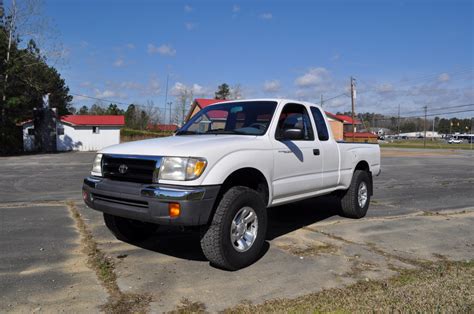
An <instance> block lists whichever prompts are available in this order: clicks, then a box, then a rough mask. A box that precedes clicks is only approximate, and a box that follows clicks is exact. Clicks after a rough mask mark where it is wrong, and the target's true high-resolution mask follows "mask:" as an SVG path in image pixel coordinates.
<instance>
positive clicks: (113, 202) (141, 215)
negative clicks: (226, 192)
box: [82, 177, 220, 226]
mask: <svg viewBox="0 0 474 314" xmlns="http://www.w3.org/2000/svg"><path fill="white" fill-rule="evenodd" d="M219 189H220V185H211V186H199V187H185V186H175V185H159V184H142V183H133V182H123V181H116V180H110V179H105V178H99V177H87V178H85V179H84V184H83V186H82V191H83V198H84V202H85V203H86V204H87V206H89V207H90V208H92V209H95V210H98V211H101V212H104V213H107V214H111V215H115V216H120V217H125V218H130V219H136V220H140V221H145V222H152V223H157V224H162V225H182V226H198V225H204V224H207V223H208V221H209V218H210V215H211V213H212V209H213V207H214V203H215V201H216V198H217V195H218V193H219ZM171 202H172V203H179V204H180V207H181V212H180V215H179V216H178V217H170V216H169V212H168V204H169V203H171Z"/></svg>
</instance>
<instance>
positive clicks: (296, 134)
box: [282, 129, 303, 140]
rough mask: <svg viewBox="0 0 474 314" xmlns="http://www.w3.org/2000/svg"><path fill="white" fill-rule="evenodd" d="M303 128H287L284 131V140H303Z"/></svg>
mask: <svg viewBox="0 0 474 314" xmlns="http://www.w3.org/2000/svg"><path fill="white" fill-rule="evenodd" d="M302 139H303V130H302V129H286V130H284V131H283V138H282V140H302Z"/></svg>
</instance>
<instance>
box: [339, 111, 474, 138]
mask: <svg viewBox="0 0 474 314" xmlns="http://www.w3.org/2000/svg"><path fill="white" fill-rule="evenodd" d="M338 114H344V115H348V116H351V112H343V113H339V112H338ZM357 118H358V119H360V120H361V122H362V125H363V127H364V128H365V129H372V128H375V129H377V128H385V129H389V130H390V131H392V133H394V134H396V133H398V130H400V133H408V132H423V130H424V128H425V119H424V118H423V117H411V118H400V119H398V117H395V116H387V115H383V114H379V113H373V112H365V113H360V114H358V115H357ZM473 124H474V120H473V119H472V118H441V117H434V118H428V119H426V130H427V131H432V130H433V125H434V130H435V132H438V133H440V134H452V133H470V132H471V128H474V125H473Z"/></svg>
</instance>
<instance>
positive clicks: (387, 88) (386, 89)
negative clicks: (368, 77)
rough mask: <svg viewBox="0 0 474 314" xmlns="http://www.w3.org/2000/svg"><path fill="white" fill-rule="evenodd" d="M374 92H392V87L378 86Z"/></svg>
mask: <svg viewBox="0 0 474 314" xmlns="http://www.w3.org/2000/svg"><path fill="white" fill-rule="evenodd" d="M375 90H376V91H377V92H379V93H389V92H393V85H392V84H389V83H384V84H380V85H378V86H376V87H375Z"/></svg>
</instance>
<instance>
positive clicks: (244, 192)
mask: <svg viewBox="0 0 474 314" xmlns="http://www.w3.org/2000/svg"><path fill="white" fill-rule="evenodd" d="M379 173H380V148H379V146H378V145H377V144H368V143H345V142H336V141H335V140H334V138H333V137H332V133H331V128H330V126H329V123H328V121H327V119H326V116H325V114H324V112H323V111H322V110H321V108H320V107H319V106H317V105H314V104H311V103H306V102H300V101H293V100H286V99H256V100H239V101H227V102H222V103H218V104H215V105H212V106H208V107H206V108H205V109H203V110H201V111H200V112H198V113H197V114H196V115H194V116H193V117H192V118H191V119H190V120H189V121H188V122H187V123H186V124H185V125H184V126H183V127H182V128H181V129H179V130H178V131H177V132H176V134H175V135H174V136H170V137H164V138H156V139H150V140H143V141H137V142H129V143H124V144H119V145H115V146H111V147H108V148H105V149H104V150H102V151H100V152H99V153H98V154H97V156H96V158H95V160H94V164H93V167H92V172H91V175H90V176H89V177H87V178H85V179H84V184H83V198H84V201H85V203H86V204H87V205H88V206H89V207H91V208H93V209H95V210H98V211H101V212H103V213H104V220H105V224H106V225H107V227H108V228H109V229H110V230H111V232H112V233H113V234H114V235H115V236H116V237H117V238H118V239H120V240H123V241H127V242H133V241H140V240H143V239H144V238H146V237H148V236H150V235H151V234H152V233H153V232H154V231H155V230H156V228H157V227H158V226H159V225H180V226H201V227H200V230H201V232H202V233H201V247H202V250H203V252H204V254H205V256H206V257H207V258H208V259H209V261H210V262H211V264H213V265H215V266H217V267H220V268H224V269H228V270H236V269H239V268H243V267H245V266H247V265H250V264H251V263H253V262H254V261H256V260H257V259H258V257H259V254H261V251H262V247H263V244H264V242H265V236H266V231H267V208H271V207H274V206H277V205H281V204H285V203H290V202H295V201H299V200H302V199H306V198H312V197H316V196H320V195H325V194H329V193H333V194H334V195H336V196H338V197H339V199H340V201H341V208H342V214H343V215H345V216H347V217H351V218H361V217H364V216H365V214H366V212H367V209H368V207H369V202H370V197H371V195H372V176H373V175H378V174H379ZM269 210H271V209H269ZM315 210H317V209H315ZM319 210H323V209H319Z"/></svg>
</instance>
